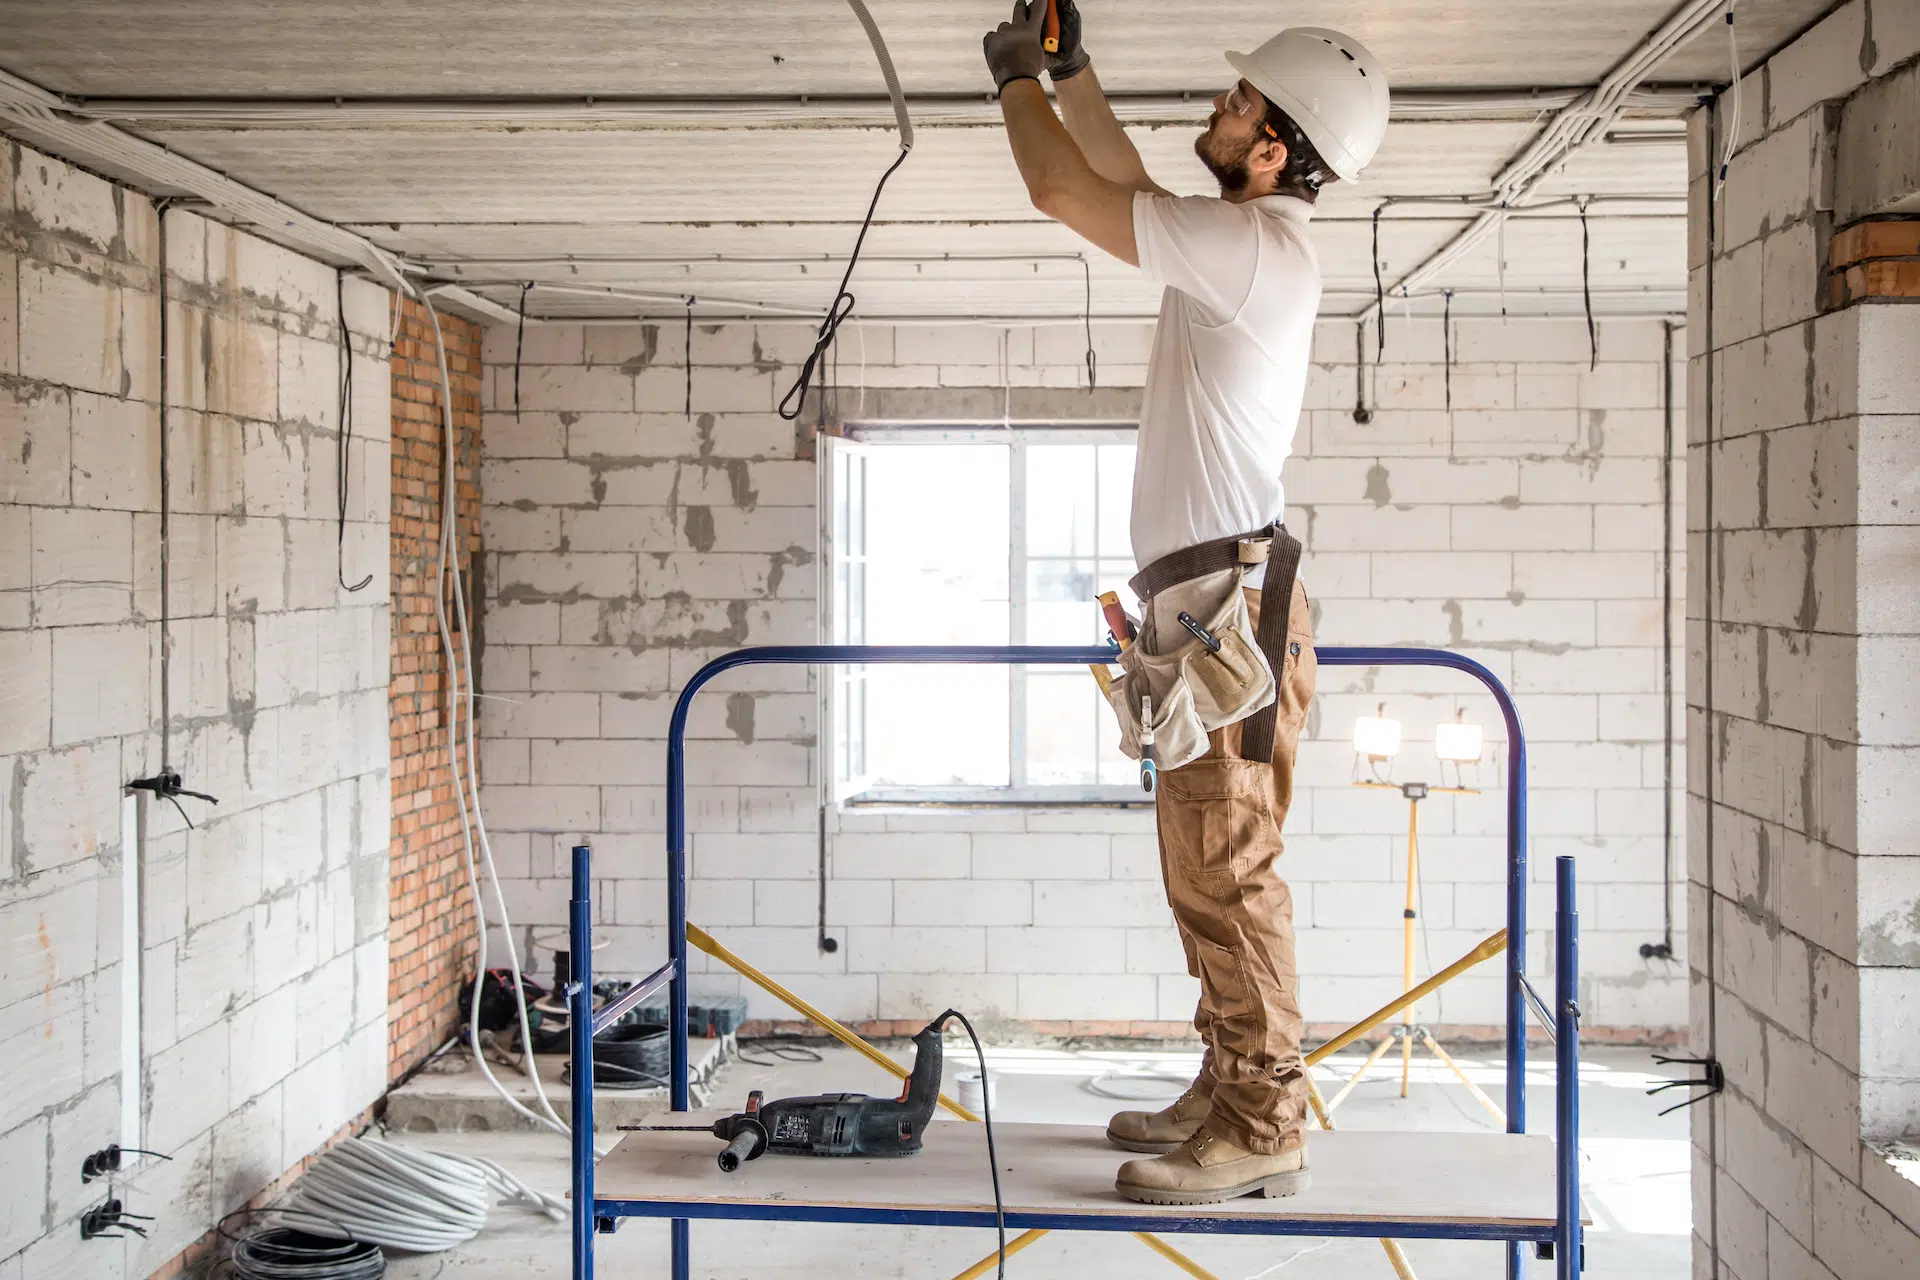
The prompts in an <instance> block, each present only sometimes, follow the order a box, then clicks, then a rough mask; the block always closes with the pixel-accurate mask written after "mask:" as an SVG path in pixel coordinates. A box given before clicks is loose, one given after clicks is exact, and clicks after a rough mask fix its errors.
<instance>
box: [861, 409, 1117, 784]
mask: <svg viewBox="0 0 1920 1280" xmlns="http://www.w3.org/2000/svg"><path fill="white" fill-rule="evenodd" d="M827 449H828V453H829V462H828V466H827V475H828V484H829V487H830V493H829V495H828V502H829V506H830V509H831V519H830V524H829V526H828V528H829V539H828V541H829V551H828V555H829V558H830V561H831V565H830V570H831V572H830V579H829V582H830V585H829V588H828V590H829V593H830V595H831V597H832V598H831V601H830V602H829V605H830V607H829V610H828V613H827V616H828V617H830V618H831V619H832V638H833V640H834V642H835V643H839V644H1045V645H1085V644H1098V643H1102V642H1104V641H1105V639H1106V624H1105V622H1104V621H1103V620H1102V619H1101V616H1100V610H1099V606H1098V605H1097V604H1096V603H1095V597H1096V596H1097V595H1098V594H1099V593H1100V592H1102V591H1118V592H1120V593H1121V599H1122V600H1123V601H1125V602H1126V604H1127V606H1128V609H1129V610H1130V611H1132V612H1134V613H1135V614H1137V613H1138V612H1139V609H1138V605H1137V603H1136V602H1135V600H1134V598H1133V595H1132V593H1131V592H1129V591H1128V590H1127V585H1126V583H1127V579H1128V578H1129V577H1130V576H1132V574H1133V571H1134V565H1133V552H1132V547H1131V543H1130V539H1129V536H1128V515H1129V511H1130V500H1131V497H1132V492H1133V432H1132V431H1131V430H1130V429H1122V428H1106V429H1097V430H1086V429H1071V430H1070V429H1064V428H1061V429H1053V428H1031V429H1022V430H1005V429H1001V430H993V429H982V430H960V429H955V430H942V429H934V428H905V427H903V428H888V429H868V430H865V431H861V432H860V433H858V435H857V436H856V437H854V438H852V439H832V440H830V441H829V442H828V444H827ZM829 687H830V689H831V693H830V697H831V699H832V714H831V716H830V718H829V721H828V722H829V723H830V724H831V725H832V726H833V735H834V738H833V757H832V758H833V760H834V762H835V769H834V772H835V775H836V786H835V798H836V799H838V800H840V801H843V802H846V801H851V802H853V803H896V804H897V803H915V802H924V803H967V802H984V803H996V802H998V803H1029V804H1041V803H1071V802H1109V803H1111V802H1118V801H1132V802H1138V801H1140V800H1142V798H1143V797H1142V796H1141V794H1140V790H1139V784H1138V781H1137V778H1138V768H1137V766H1136V765H1134V764H1133V762H1131V761H1129V760H1128V759H1127V758H1126V757H1124V756H1122V755H1121V754H1120V749H1119V740H1120V734H1119V729H1118V727H1117V726H1116V724H1115V722H1114V717H1113V713H1112V712H1111V711H1110V710H1109V709H1108V708H1107V705H1106V702H1105V701H1104V700H1103V699H1102V698H1101V696H1100V693H1099V689H1098V688H1097V687H1096V685H1095V684H1094V681H1093V677H1092V675H1090V674H1089V673H1088V672H1087V670H1086V668H1085V667H1059V666H1045V667H1007V666H998V665H992V666H989V665H975V666H921V665H875V666H867V667H841V668H836V669H835V670H834V674H833V677H832V679H831V681H830V685H829Z"/></svg>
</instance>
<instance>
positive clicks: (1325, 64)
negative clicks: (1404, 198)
mask: <svg viewBox="0 0 1920 1280" xmlns="http://www.w3.org/2000/svg"><path fill="white" fill-rule="evenodd" d="M1227 62H1228V63H1229V64H1230V65H1231V66H1232V67H1233V69H1234V70H1235V71H1238V72H1239V73H1240V74H1241V75H1242V76H1243V77H1245V78H1246V81H1247V83H1248V84H1251V85H1252V86H1253V87H1254V88H1256V89H1258V90H1259V91H1260V92H1261V93H1263V94H1265V95H1266V98H1267V100H1268V101H1269V102H1271V103H1273V104H1274V105H1275V106H1277V107H1279V108H1280V109H1281V110H1282V111H1284V112H1286V113H1287V114H1288V115H1289V116H1291V117H1292V118H1293V122H1294V123H1295V124H1297V125H1299V126H1300V132H1302V133H1304V134H1306V135H1307V141H1309V142H1311V143H1312V144H1313V145H1314V148H1315V149H1316V150H1318V151H1319V152H1320V158H1321V159H1323V160H1325V161H1326V162H1327V167H1328V168H1330V169H1332V170H1333V171H1334V172H1335V173H1337V174H1339V175H1340V177H1341V178H1342V179H1343V180H1345V181H1347V182H1357V181H1359V178H1360V171H1361V170H1362V169H1364V168H1366V167H1367V162H1368V161H1370V160H1372V159H1373V153H1374V152H1376V151H1378V150H1379V149H1380V139H1381V138H1382V137H1384V136H1385V135H1386V132H1387V75H1386V72H1384V71H1382V70H1381V69H1380V63H1379V62H1378V61H1377V60H1375V58H1374V56H1373V55H1372V54H1371V53H1369V52H1367V47H1366V46H1365V45H1363V44H1361V43H1360V42H1359V41H1358V40H1355V39H1354V38H1353V37H1352V36H1349V35H1342V34H1341V33H1340V32H1338V31H1329V30H1327V29H1326V28H1324V27H1289V28H1287V29H1286V30H1285V31H1282V32H1281V33H1280V34H1279V35H1277V36H1275V37H1274V38H1273V39H1271V40H1269V41H1267V42H1266V43H1265V44H1263V45H1261V46H1260V47H1259V48H1258V49H1255V50H1254V51H1253V52H1252V53H1229V54H1228V55H1227Z"/></svg>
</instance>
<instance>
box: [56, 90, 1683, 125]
mask: <svg viewBox="0 0 1920 1280" xmlns="http://www.w3.org/2000/svg"><path fill="white" fill-rule="evenodd" d="M1218 91H1219V90H1218V89H1217V88H1211V89H1200V90H1189V91H1187V92H1185V93H1113V94H1110V95H1109V96H1108V103H1109V105H1110V106H1112V108H1113V113H1114V115H1115V116H1116V117H1117V118H1118V119H1119V120H1120V122H1121V123H1122V124H1189V123H1198V122H1200V121H1204V120H1205V119H1206V118H1207V113H1208V112H1209V111H1211V110H1212V102H1213V97H1214V95H1215V94H1216V93H1217V92H1218ZM1587 92H1588V90H1585V89H1567V88H1559V87H1555V88H1545V89H1536V90H1532V91H1529V90H1524V89H1497V90H1485V91H1482V90H1462V91H1460V92H1455V93H1448V92H1445V91H1440V92H1419V91H1412V92H1407V93H1400V92H1395V93H1394V95H1393V102H1392V105H1391V109H1390V110H1391V116H1392V118H1393V119H1395V120H1461V121H1479V120H1513V119H1521V120H1525V119H1531V118H1534V117H1537V116H1539V115H1540V114H1542V113H1543V112H1548V111H1558V110H1561V109H1563V108H1566V107H1571V106H1573V105H1574V104H1575V103H1577V102H1579V101H1580V100H1581V98H1582V96H1583V95H1585V94H1586V93H1587ZM1699 97H1700V95H1699V92H1698V91H1696V90H1692V89H1672V88H1668V89H1641V90H1635V91H1634V92H1632V93H1630V94H1628V95H1627V98H1626V100H1625V106H1626V108H1627V109H1628V110H1630V111H1636V112H1646V113H1654V114H1678V113H1680V112H1682V111H1685V110H1686V109H1688V108H1690V107H1692V106H1693V105H1694V104H1695V103H1696V102H1697V101H1698V100H1699ZM904 101H905V103H906V105H907V108H908V110H909V111H910V112H911V113H912V116H913V118H914V119H915V120H917V121H918V122H919V123H920V124H921V125H922V126H924V127H928V128H943V127H945V128H954V127H959V128H971V127H981V128H998V127H1000V124H1001V118H1000V107H999V103H998V102H997V101H996V100H995V98H994V96H993V95H992V94H988V93H969V94H919V95H916V96H914V97H911V98H905V99H904ZM58 109H59V110H61V111H62V112H63V113H64V114H67V115H71V116H75V117H78V118H80V119H83V120H93V121H114V122H119V123H126V124H140V125H145V126H147V127H149V128H165V127H166V126H168V125H200V126H214V127H224V128H246V127H250V126H251V127H259V126H272V125H314V124H318V125H338V126H346V127H364V126H367V125H390V124H402V125H404V124H455V125H457V124H472V125H486V124H523V125H528V126H531V127H536V128H538V127H542V126H559V125H569V124H628V125H637V126H647V125H656V126H664V127H671V128H679V129H689V128H692V129H698V128H710V129H741V128H746V129H757V128H782V127H790V126H792V125H796V124H798V125H812V126H814V127H816V128H822V129H833V128H849V127H851V128H860V129H870V128H881V127H885V126H888V125H892V126H894V127H897V126H898V124H899V114H898V111H897V110H896V108H895V106H894V103H893V99H892V96H891V95H889V96H887V97H885V98H875V97H865V96H851V97H836V96H818V95H811V94H809V95H806V96H797V95H796V96H786V97H770V98H754V97H738V98H677V97H643V96H631V95H612V96H598V95H596V96H594V97H590V98H588V97H575V98H559V97H539V98H495V99H463V98H441V99H438V100H431V101H421V100H418V99H407V98H351V97H350V98H339V99H337V98H326V99H279V98H109V97H98V98H78V97H70V98H67V99H65V101H64V104H63V105H62V106H60V107H59V108H58Z"/></svg>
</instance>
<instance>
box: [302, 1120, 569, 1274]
mask: <svg viewBox="0 0 1920 1280" xmlns="http://www.w3.org/2000/svg"><path fill="white" fill-rule="evenodd" d="M496 1194H497V1195H499V1196H501V1197H503V1198H504V1201H503V1202H504V1203H509V1204H518V1205H521V1206H523V1207H525V1208H528V1209H532V1210H534V1211H536V1212H539V1213H543V1214H545V1215H546V1216H547V1217H549V1218H552V1219H553V1220H554V1221H555V1222H565V1221H566V1220H567V1217H568V1206H567V1202H566V1201H564V1200H562V1199H559V1198H558V1197H555V1196H549V1195H544V1194H542V1193H541V1192H538V1191H535V1190H534V1189H533V1188H532V1187H529V1186H528V1185H527V1184H526V1183H524V1182H522V1181H520V1180H519V1179H518V1178H516V1177H514V1176H513V1175H512V1174H510V1173H508V1172H507V1171H506V1170H505V1169H503V1168H501V1167H500V1166H499V1165H497V1164H495V1163H494V1162H493V1161H491V1160H483V1159H477V1158H474V1157H469V1156H457V1155H451V1154H448V1153H446V1152H441V1151H423V1150H420V1149H418V1148H414V1147H403V1146H399V1145H397V1144H394V1143H389V1142H381V1141H378V1140H377V1139H373V1138H351V1139H348V1140H347V1141H346V1142H343V1143H340V1144H339V1145H338V1146H335V1147H333V1148H331V1149H330V1150H328V1151H327V1152H326V1154H325V1155H323V1156H321V1157H320V1159H319V1160H318V1161H316V1162H315V1163H314V1166H313V1168H311V1169H309V1170H307V1172H306V1173H305V1174H304V1175H303V1176H302V1177H301V1179H300V1181H299V1182H298V1183H296V1184H295V1185H294V1190H293V1195H292V1196H291V1197H290V1198H289V1199H288V1201H287V1205H286V1208H288V1209H290V1210H295V1211H298V1212H299V1213H302V1214H305V1215H310V1216H311V1217H313V1218H315V1219H317V1220H318V1221H316V1222H314V1223H312V1224H309V1223H307V1222H305V1221H302V1222H301V1224H300V1225H301V1226H302V1228H303V1229H305V1230H307V1231H310V1232H311V1233H312V1234H314V1235H318V1236H325V1237H328V1238H332V1237H336V1236H339V1235H343V1234H344V1235H345V1236H346V1237H347V1238H349V1239H353V1240H365V1241H368V1242H370V1243H372V1244H377V1245H380V1246H381V1247H382V1248H388V1249H400V1250H404V1251H406V1252H409V1253H438V1252H439V1251H441V1250H443V1249H451V1248H453V1247H454V1246H455V1245H458V1244H463V1243H465V1242H466V1241H468V1240H471V1239H473V1237H474V1236H476V1235H478V1234H479V1232H480V1229H481V1228H482V1227H484V1226H486V1225H487V1209H488V1205H489V1201H490V1200H491V1199H492V1197H493V1196H494V1195H496ZM330 1228H331V1229H330Z"/></svg>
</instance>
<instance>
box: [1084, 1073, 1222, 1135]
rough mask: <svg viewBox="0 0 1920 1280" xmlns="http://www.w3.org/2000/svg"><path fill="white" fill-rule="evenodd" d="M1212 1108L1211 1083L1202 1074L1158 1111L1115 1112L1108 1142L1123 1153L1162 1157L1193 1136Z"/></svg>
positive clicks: (1211, 1081)
mask: <svg viewBox="0 0 1920 1280" xmlns="http://www.w3.org/2000/svg"><path fill="white" fill-rule="evenodd" d="M1212 1105H1213V1079H1212V1077H1210V1076H1208V1075H1207V1073H1206V1072H1205V1071H1204V1070H1203V1071H1202V1072H1201V1073H1200V1074H1199V1075H1198V1076H1196V1077H1194V1081H1193V1083H1192V1084H1190V1085H1188V1086H1187V1091H1186V1092H1185V1093H1183V1094H1181V1095H1180V1096H1179V1098H1177V1099H1175V1101H1174V1104H1173V1105H1172V1106H1170V1107H1166V1108H1164V1109H1162V1110H1159V1111H1116V1112H1114V1115H1113V1119H1111V1120H1109V1121H1107V1141H1108V1142H1111V1143H1112V1144H1113V1145H1114V1146H1116V1147H1119V1148H1120V1149H1121V1150H1122V1151H1144V1152H1146V1153H1147V1154H1148V1155H1164V1154H1166V1153H1167V1152H1169V1151H1178V1150H1179V1149H1180V1144H1181V1143H1183V1142H1185V1141H1186V1140H1187V1139H1188V1138H1191V1137H1192V1136H1193V1135H1194V1131H1195V1130H1197V1129H1199V1127H1200V1122H1201V1121H1202V1120H1205V1119H1206V1118H1207V1108H1208V1107H1210V1106H1212Z"/></svg>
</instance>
